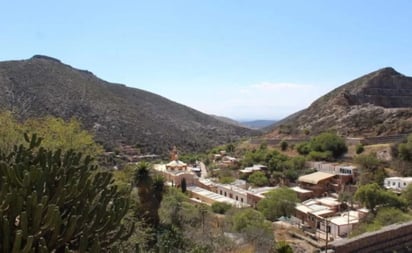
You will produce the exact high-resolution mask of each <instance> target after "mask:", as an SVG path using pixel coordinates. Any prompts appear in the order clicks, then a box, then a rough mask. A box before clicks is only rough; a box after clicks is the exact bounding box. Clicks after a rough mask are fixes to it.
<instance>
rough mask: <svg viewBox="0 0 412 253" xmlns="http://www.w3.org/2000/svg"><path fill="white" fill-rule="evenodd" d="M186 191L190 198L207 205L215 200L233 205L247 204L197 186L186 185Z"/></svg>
mask: <svg viewBox="0 0 412 253" xmlns="http://www.w3.org/2000/svg"><path fill="white" fill-rule="evenodd" d="M187 191H188V192H189V194H190V197H191V198H193V199H196V200H197V201H201V202H202V203H205V204H208V205H211V204H213V203H215V202H221V203H227V204H230V205H232V206H235V207H248V206H249V205H248V204H247V203H246V202H241V201H240V200H235V199H233V198H230V197H227V196H223V195H220V194H217V193H215V192H212V191H209V190H206V189H204V188H201V187H198V186H189V187H187Z"/></svg>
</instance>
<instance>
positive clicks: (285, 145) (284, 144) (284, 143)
mask: <svg viewBox="0 0 412 253" xmlns="http://www.w3.org/2000/svg"><path fill="white" fill-rule="evenodd" d="M288 146H289V144H288V143H287V142H286V141H284V140H283V141H281V142H280V149H281V150H282V151H286V150H287V149H288Z"/></svg>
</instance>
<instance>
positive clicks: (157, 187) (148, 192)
mask: <svg viewBox="0 0 412 253" xmlns="http://www.w3.org/2000/svg"><path fill="white" fill-rule="evenodd" d="M149 169H150V164H149V163H147V162H140V163H139V164H138V165H137V169H136V171H135V174H134V185H135V186H136V187H137V189H138V196H139V201H140V205H139V212H138V217H139V218H140V219H142V220H143V221H144V222H145V223H146V224H147V225H148V226H149V227H152V228H154V229H156V228H157V227H158V226H159V213H158V210H159V208H160V204H161V202H162V198H163V192H164V190H165V189H164V187H165V186H164V179H163V178H161V177H159V176H152V175H151V174H150V170H149ZM150 243H152V244H154V243H155V240H153V241H152V242H150Z"/></svg>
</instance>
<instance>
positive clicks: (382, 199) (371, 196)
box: [355, 183, 407, 214]
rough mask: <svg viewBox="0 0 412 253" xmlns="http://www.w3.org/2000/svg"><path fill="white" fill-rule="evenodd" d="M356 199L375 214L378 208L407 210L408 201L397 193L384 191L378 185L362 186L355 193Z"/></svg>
mask: <svg viewBox="0 0 412 253" xmlns="http://www.w3.org/2000/svg"><path fill="white" fill-rule="evenodd" d="M355 199H356V200H358V201H359V202H361V203H362V204H363V205H365V207H366V208H368V209H369V210H371V211H372V212H373V213H374V214H376V213H377V209H376V208H377V207H378V206H391V207H394V208H398V209H400V210H405V208H406V205H407V203H406V201H405V200H404V199H403V198H400V197H398V196H397V195H396V194H395V193H393V192H390V191H386V190H384V189H382V188H381V187H380V186H379V185H378V184H377V183H371V184H366V185H362V186H360V187H359V188H358V190H357V191H356V193H355Z"/></svg>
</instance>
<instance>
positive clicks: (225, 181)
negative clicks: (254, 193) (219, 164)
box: [219, 176, 236, 184]
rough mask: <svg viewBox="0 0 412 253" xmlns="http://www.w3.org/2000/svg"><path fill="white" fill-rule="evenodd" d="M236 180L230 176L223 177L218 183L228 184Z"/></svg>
mask: <svg viewBox="0 0 412 253" xmlns="http://www.w3.org/2000/svg"><path fill="white" fill-rule="evenodd" d="M235 180H236V179H235V178H234V177H231V176H223V177H221V178H220V179H219V183H221V184H230V183H233V182H234V181H235Z"/></svg>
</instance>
